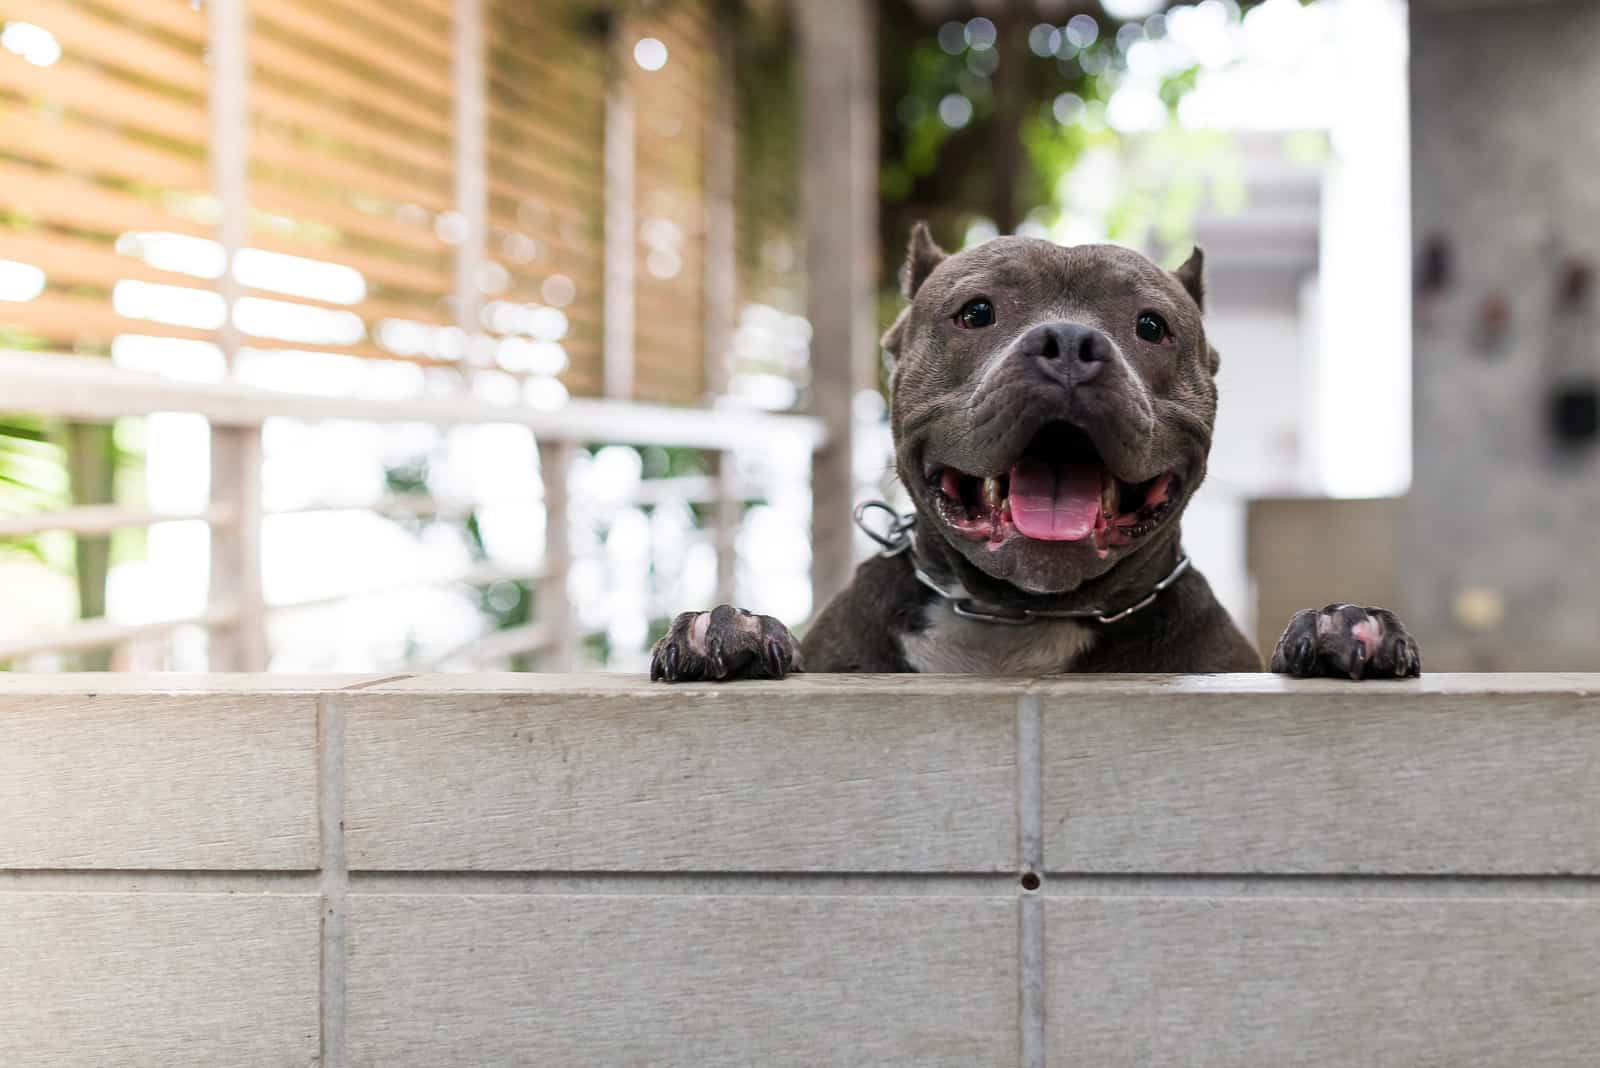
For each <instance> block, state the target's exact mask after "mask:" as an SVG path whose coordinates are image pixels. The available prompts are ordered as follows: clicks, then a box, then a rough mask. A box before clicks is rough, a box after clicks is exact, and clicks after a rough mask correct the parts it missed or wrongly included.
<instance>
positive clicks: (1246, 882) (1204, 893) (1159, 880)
mask: <svg viewBox="0 0 1600 1068" xmlns="http://www.w3.org/2000/svg"><path fill="white" fill-rule="evenodd" d="M1045 893H1046V894H1047V895H1049V896H1050V897H1069V898H1070V897H1145V898H1178V897H1199V898H1263V899H1270V898H1296V897H1298V898H1349V899H1351V900H1366V899H1373V898H1430V899H1443V898H1468V899H1470V898H1477V899H1487V900H1493V899H1500V900H1505V899H1519V900H1523V899H1529V898H1574V899H1594V898H1600V876H1595V875H1443V874H1441V875H1389V874H1349V873H1323V874H1309V875H1285V874H1277V873H1267V872H1253V873H1238V872H1224V873H1216V874H1208V873H1187V874H1180V873H1165V872H1130V873H1126V874H1120V873H1117V874H1113V873H1104V872H1052V873H1051V875H1050V883H1049V885H1048V886H1047V887H1046V888H1045Z"/></svg>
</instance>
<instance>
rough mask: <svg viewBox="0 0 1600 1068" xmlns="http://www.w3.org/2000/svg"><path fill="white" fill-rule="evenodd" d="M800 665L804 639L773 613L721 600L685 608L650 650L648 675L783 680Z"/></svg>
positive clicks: (688, 679)
mask: <svg viewBox="0 0 1600 1068" xmlns="http://www.w3.org/2000/svg"><path fill="white" fill-rule="evenodd" d="M799 670H801V668H800V643H799V642H797V641H795V638H794V635H793V634H790V633H789V628H788V627H786V626H784V625H783V624H782V623H779V622H778V621H777V620H776V619H773V618H772V617H771V616H758V615H753V614H751V613H749V612H746V611H745V610H744V609H742V608H735V607H733V606H732V605H731V604H723V605H718V606H717V607H716V608H714V609H712V610H711V611H709V612H684V613H682V614H681V615H679V616H678V618H677V619H674V620H673V621H672V628H671V629H670V630H668V631H667V633H666V634H665V635H663V636H662V638H661V640H660V641H658V642H656V647H655V648H654V649H653V650H651V653H650V678H651V679H652V680H655V679H664V680H666V681H667V682H697V681H699V680H702V679H705V680H709V681H712V682H721V681H726V680H730V679H781V678H783V677H784V676H785V675H787V674H789V672H791V671H799Z"/></svg>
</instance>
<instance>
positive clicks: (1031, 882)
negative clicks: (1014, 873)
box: [1022, 871, 1039, 890]
mask: <svg viewBox="0 0 1600 1068" xmlns="http://www.w3.org/2000/svg"><path fill="white" fill-rule="evenodd" d="M1022 888H1023V889H1024V890H1037V889H1039V876H1038V873H1036V872H1031V871H1029V872H1023V873H1022Z"/></svg>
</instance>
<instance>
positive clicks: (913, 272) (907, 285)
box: [900, 222, 948, 300]
mask: <svg viewBox="0 0 1600 1068" xmlns="http://www.w3.org/2000/svg"><path fill="white" fill-rule="evenodd" d="M947 255H948V253H946V252H945V250H944V249H942V248H940V247H939V246H938V245H937V244H935V243H934V240H933V235H932V234H930V233H929V232H928V224H927V223H922V222H919V223H917V224H916V225H914V226H912V227H911V247H910V248H908V249H907V250H906V265H905V266H904V267H902V268H901V269H900V291H901V292H902V293H904V294H905V298H906V299H907V300H910V299H911V298H912V297H914V296H916V295H917V290H919V289H921V288H922V283H923V282H926V281H927V280H928V276H929V275H930V274H932V273H933V269H934V268H935V267H937V266H939V264H941V263H943V262H944V261H945V257H946V256H947Z"/></svg>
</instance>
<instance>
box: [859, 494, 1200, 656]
mask: <svg viewBox="0 0 1600 1068" xmlns="http://www.w3.org/2000/svg"><path fill="white" fill-rule="evenodd" d="M872 511H881V512H886V513H888V515H889V519H890V522H889V526H888V527H887V529H885V530H882V531H879V530H874V529H873V528H872V527H870V526H868V525H867V514H868V513H869V512H872ZM855 521H856V526H858V527H860V528H861V530H862V532H863V533H865V534H866V535H867V537H869V538H871V539H872V540H873V541H875V542H877V543H878V544H879V545H881V546H883V549H882V551H881V552H879V554H878V555H879V556H899V555H901V554H902V553H904V552H906V550H908V549H911V548H912V547H913V546H914V545H915V535H914V533H913V531H912V527H913V526H914V525H915V523H916V516H915V514H907V515H901V514H900V513H898V512H896V511H895V510H894V509H893V508H892V507H891V506H890V505H889V504H888V503H887V502H885V501H864V502H863V503H861V504H859V505H857V506H856V511H855ZM911 570H912V573H913V574H915V575H916V576H917V581H918V582H920V583H922V584H923V585H924V586H926V587H927V588H928V589H930V590H932V591H933V592H934V593H937V594H938V595H939V596H940V597H942V598H944V599H945V600H946V601H949V602H950V610H951V611H952V612H954V613H955V614H956V615H957V616H959V617H961V618H962V619H971V620H975V621H976V622H979V623H1002V624H1005V625H1007V626H1013V627H1022V626H1027V625H1028V624H1030V623H1038V622H1041V621H1044V620H1050V619H1087V620H1092V621H1094V622H1096V623H1116V622H1119V621H1120V620H1124V619H1127V618H1128V617H1129V616H1131V615H1133V614H1134V613H1135V612H1139V611H1142V610H1144V609H1146V608H1149V607H1150V606H1151V605H1152V604H1154V603H1155V601H1156V598H1157V597H1160V596H1161V594H1162V591H1164V590H1166V588H1167V587H1168V586H1171V585H1172V584H1173V583H1174V582H1177V581H1178V579H1180V578H1182V577H1183V573H1184V572H1185V571H1187V570H1189V558H1188V557H1187V556H1184V557H1181V558H1180V559H1179V560H1178V564H1177V566H1176V567H1174V568H1173V569H1172V570H1171V571H1170V572H1168V573H1167V577H1166V578H1164V579H1162V580H1161V581H1160V582H1158V583H1156V584H1155V586H1154V587H1152V588H1151V590H1150V592H1149V593H1148V594H1146V595H1145V596H1144V597H1143V598H1141V599H1140V600H1138V601H1135V602H1134V603H1133V604H1131V605H1129V606H1128V607H1126V608H1124V609H1122V610H1121V611H1119V612H1108V611H1106V610H1105V609H1103V608H1058V609H1047V608H1039V609H1035V608H1023V609H1019V610H1017V611H1015V612H1003V611H1000V610H998V609H994V608H987V607H984V606H982V605H980V604H978V602H977V601H974V600H973V599H972V598H970V597H963V596H961V595H959V594H955V593H951V592H950V591H949V590H946V589H945V588H944V587H943V586H941V585H939V584H938V583H937V582H935V581H934V580H933V578H932V577H931V576H930V575H929V574H928V573H927V572H926V571H924V570H922V566H921V565H920V564H918V563H916V562H915V561H913V562H912V564H911Z"/></svg>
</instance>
